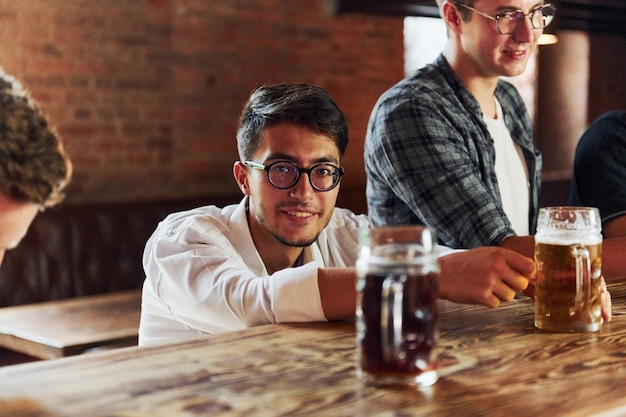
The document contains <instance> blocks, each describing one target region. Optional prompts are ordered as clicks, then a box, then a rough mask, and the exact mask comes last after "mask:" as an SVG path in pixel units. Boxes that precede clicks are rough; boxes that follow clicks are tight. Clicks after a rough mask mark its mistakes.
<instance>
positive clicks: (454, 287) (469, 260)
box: [439, 247, 535, 307]
mask: <svg viewBox="0 0 626 417" xmlns="http://www.w3.org/2000/svg"><path fill="white" fill-rule="evenodd" d="M439 261H440V264H441V280H440V293H439V295H440V297H441V298H445V299H448V300H450V301H454V302H456V303H463V304H480V305H484V306H487V307H497V306H499V305H500V303H501V302H502V301H511V300H513V297H515V294H516V293H517V292H520V291H523V290H525V289H526V287H528V282H529V280H530V279H531V278H533V277H534V275H535V263H534V261H533V260H532V259H530V258H527V257H526V256H523V255H520V254H518V253H516V252H513V251H512V250H509V249H504V248H499V247H481V248H476V249H470V250H467V251H464V252H456V253H452V254H450V255H445V256H442V257H441V258H439Z"/></svg>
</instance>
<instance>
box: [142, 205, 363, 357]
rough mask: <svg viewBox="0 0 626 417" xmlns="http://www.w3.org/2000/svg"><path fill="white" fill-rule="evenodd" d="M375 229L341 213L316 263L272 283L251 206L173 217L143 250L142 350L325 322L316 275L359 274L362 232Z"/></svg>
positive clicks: (317, 249) (315, 254)
mask: <svg viewBox="0 0 626 417" xmlns="http://www.w3.org/2000/svg"><path fill="white" fill-rule="evenodd" d="M368 225H369V220H368V219H367V217H366V216H364V215H356V214H354V213H352V212H350V211H349V210H346V209H340V208H336V209H335V210H334V213H333V216H332V218H331V220H330V222H329V224H328V226H327V227H326V228H325V229H324V230H323V231H322V232H321V233H320V235H319V237H318V239H317V242H316V243H314V244H313V245H311V247H310V248H309V251H308V253H307V254H306V256H305V258H306V259H305V261H309V262H307V263H305V264H304V265H302V266H300V267H295V268H288V269H285V270H282V271H278V272H276V273H274V274H272V275H271V276H270V275H268V273H267V270H266V269H265V265H264V264H263V261H262V260H261V257H260V256H259V253H258V252H257V250H256V247H255V246H254V243H253V241H252V237H251V235H250V231H249V229H248V220H247V216H246V199H245V198H244V200H243V201H242V202H241V203H240V204H238V205H231V206H227V207H224V208H219V207H215V206H207V207H200V208H196V209H193V210H189V211H185V212H180V213H174V214H171V215H170V216H168V217H167V218H166V219H165V220H164V221H162V222H161V223H160V224H159V226H158V227H157V229H156V231H155V232H154V234H153V235H152V237H151V238H150V239H149V240H148V242H147V244H146V248H145V250H144V255H143V266H144V270H145V273H146V280H145V282H144V285H143V295H142V310H141V322H140V326H139V344H140V345H145V344H150V343H154V342H158V341H164V340H171V339H183V338H188V337H193V336H197V335H200V334H204V333H220V332H225V331H230V330H239V329H243V328H247V327H252V326H257V325H261V324H267V323H281V322H307V321H325V320H326V318H325V316H324V312H323V310H322V305H321V301H320V295H319V288H318V283H317V270H318V268H320V267H354V265H355V263H356V258H357V254H358V243H359V241H358V239H359V230H360V229H361V228H362V227H367V226H368Z"/></svg>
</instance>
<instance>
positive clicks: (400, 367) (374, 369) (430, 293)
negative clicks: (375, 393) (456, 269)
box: [356, 226, 439, 387]
mask: <svg viewBox="0 0 626 417" xmlns="http://www.w3.org/2000/svg"><path fill="white" fill-rule="evenodd" d="M435 240H436V239H435V237H434V234H433V233H432V232H431V231H430V230H429V229H427V228H425V227H421V226H396V227H381V228H372V229H370V230H368V234H367V237H366V238H365V241H364V242H362V246H361V251H360V254H359V259H358V260H357V265H356V270H357V275H358V277H357V278H358V279H357V290H358V298H357V344H358V352H359V355H358V357H359V359H358V361H359V363H358V366H357V375H358V376H359V378H360V379H362V380H363V381H365V382H366V383H370V384H373V385H406V386H415V387H427V386H430V385H432V384H434V383H435V382H436V381H437V379H438V374H437V352H436V351H435V347H436V344H437V339H438V337H439V328H438V320H439V315H438V311H437V298H438V292H439V263H438V261H437V254H436V252H435V247H436V242H435Z"/></svg>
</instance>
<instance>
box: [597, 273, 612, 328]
mask: <svg viewBox="0 0 626 417" xmlns="http://www.w3.org/2000/svg"><path fill="white" fill-rule="evenodd" d="M600 279H601V280H602V282H601V283H600V285H601V287H600V302H601V303H602V319H604V322H605V323H608V322H609V321H611V318H612V317H613V314H612V313H611V293H610V292H609V290H608V289H607V288H606V281H605V280H604V277H603V276H602V277H600Z"/></svg>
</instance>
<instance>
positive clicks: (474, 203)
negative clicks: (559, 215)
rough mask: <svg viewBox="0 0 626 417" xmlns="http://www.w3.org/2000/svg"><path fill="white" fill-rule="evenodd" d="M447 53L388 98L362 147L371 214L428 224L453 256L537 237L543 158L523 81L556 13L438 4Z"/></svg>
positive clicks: (532, 2) (526, 4) (520, 1)
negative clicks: (455, 251) (516, 80)
mask: <svg viewBox="0 0 626 417" xmlns="http://www.w3.org/2000/svg"><path fill="white" fill-rule="evenodd" d="M438 4H439V6H440V11H441V16H442V19H443V20H444V22H445V24H446V26H447V29H448V40H447V43H446V46H445V49H444V51H443V52H442V54H441V55H440V56H439V57H438V58H437V59H436V60H435V61H434V62H433V63H432V64H430V65H427V66H426V67H424V68H422V69H419V70H417V71H416V72H414V73H413V74H411V75H409V76H408V77H407V78H405V79H404V80H402V81H401V82H399V83H398V84H397V85H395V86H394V87H392V88H391V89H390V90H388V91H387V92H385V93H384V94H383V95H382V96H381V98H380V99H379V101H378V102H377V104H376V106H375V108H374V109H373V112H372V114H371V118H370V123H369V126H368V132H367V137H366V141H365V165H366V172H367V176H368V184H367V200H368V214H369V216H370V219H371V220H372V222H373V223H374V224H376V225H385V224H425V225H428V226H429V227H431V228H432V229H434V230H435V231H436V233H437V235H438V237H439V239H440V240H441V241H442V243H443V244H445V245H447V246H450V247H453V248H473V247H479V246H487V245H492V246H498V245H503V244H504V243H505V241H507V239H508V238H510V237H512V236H527V235H529V234H531V233H533V232H534V229H535V222H536V217H537V212H538V198H539V187H540V175H541V155H540V152H539V151H538V150H537V149H536V148H535V146H534V145H533V140H532V125H531V120H530V117H529V115H528V112H527V109H526V106H525V105H524V102H523V101H522V98H521V96H520V95H519V93H518V92H517V90H516V89H515V87H514V86H513V85H511V84H510V83H508V82H506V81H504V80H502V79H501V78H500V77H502V76H507V77H511V76H516V75H520V74H521V73H522V72H524V70H525V69H526V65H527V62H528V59H529V58H530V56H531V55H532V54H533V53H535V51H536V49H537V44H538V39H539V36H540V35H541V34H542V32H543V28H544V27H545V26H547V25H549V24H550V22H551V21H552V18H553V16H554V13H555V8H554V7H553V6H552V5H550V4H544V3H543V2H542V1H537V0H475V1H472V0H465V1H454V0H438Z"/></svg>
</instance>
